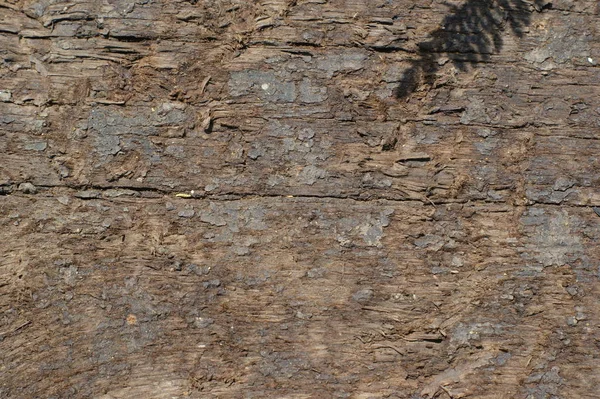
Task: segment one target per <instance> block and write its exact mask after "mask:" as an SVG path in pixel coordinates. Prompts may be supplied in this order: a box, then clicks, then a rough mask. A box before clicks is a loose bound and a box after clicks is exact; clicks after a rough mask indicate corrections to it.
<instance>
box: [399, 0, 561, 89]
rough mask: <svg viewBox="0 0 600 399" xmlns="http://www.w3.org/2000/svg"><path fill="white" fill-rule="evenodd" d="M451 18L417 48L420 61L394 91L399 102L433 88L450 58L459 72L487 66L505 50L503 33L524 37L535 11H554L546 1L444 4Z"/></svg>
mask: <svg viewBox="0 0 600 399" xmlns="http://www.w3.org/2000/svg"><path fill="white" fill-rule="evenodd" d="M445 4H446V6H448V7H449V9H450V14H449V15H447V16H446V17H445V18H444V20H443V21H442V23H441V25H440V27H439V28H438V29H436V30H435V31H433V32H431V34H430V39H429V40H427V41H424V42H421V43H419V44H418V50H417V57H416V58H415V59H413V60H412V61H410V64H411V65H410V66H409V67H408V68H407V69H406V70H405V71H404V72H403V74H402V77H401V78H400V82H399V85H398V86H397V87H396V89H395V90H394V95H395V97H396V98H399V99H402V98H406V97H408V96H409V95H410V94H412V93H413V92H414V91H415V90H416V89H417V88H418V87H419V86H420V85H422V84H426V85H432V84H433V83H434V81H435V77H436V76H435V75H436V73H437V72H438V71H439V70H440V68H441V66H442V65H443V63H444V61H443V60H442V58H443V57H447V58H448V59H449V60H450V61H451V62H452V63H453V64H454V65H455V66H456V68H457V69H458V70H459V71H462V72H464V71H467V70H469V69H470V68H473V67H474V66H475V65H476V64H477V63H481V62H487V61H489V60H490V58H491V56H492V55H493V54H496V53H498V52H499V51H500V50H502V47H503V46H504V32H505V31H506V30H507V29H508V30H509V31H510V32H512V33H513V34H514V35H515V36H517V37H519V38H521V37H523V36H524V33H525V31H526V28H527V27H528V26H529V25H530V24H531V16H532V14H533V12H534V11H537V12H540V11H542V10H544V9H549V8H551V7H552V3H550V2H549V1H546V0H468V1H467V2H466V3H464V4H463V5H462V6H459V7H457V6H455V5H452V4H448V3H445Z"/></svg>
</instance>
